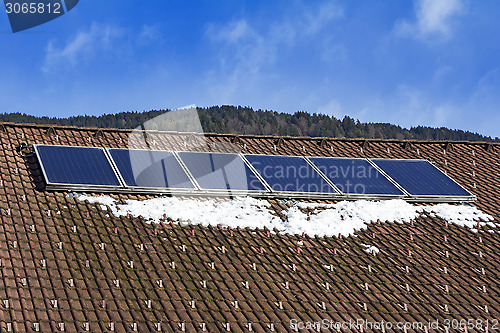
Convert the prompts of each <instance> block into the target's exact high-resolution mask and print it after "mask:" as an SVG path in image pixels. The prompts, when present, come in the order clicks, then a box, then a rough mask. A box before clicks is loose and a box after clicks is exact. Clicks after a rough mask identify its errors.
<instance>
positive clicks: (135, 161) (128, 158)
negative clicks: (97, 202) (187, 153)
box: [108, 149, 195, 189]
mask: <svg viewBox="0 0 500 333" xmlns="http://www.w3.org/2000/svg"><path fill="white" fill-rule="evenodd" d="M108 151H109V154H110V155H111V158H112V159H113V162H114V163H115V165H116V167H117V168H118V171H119V172H120V174H121V176H122V178H123V180H124V182H125V184H126V185H127V186H130V187H145V188H151V187H152V188H185V189H194V188H195V186H194V185H193V183H192V182H191V180H190V179H189V177H188V176H187V174H186V173H185V172H184V170H183V169H182V167H181V165H180V164H179V162H177V160H176V158H175V156H174V155H173V153H172V152H169V151H157V150H140V149H109V150H108Z"/></svg>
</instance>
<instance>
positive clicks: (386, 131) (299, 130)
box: [0, 106, 500, 142]
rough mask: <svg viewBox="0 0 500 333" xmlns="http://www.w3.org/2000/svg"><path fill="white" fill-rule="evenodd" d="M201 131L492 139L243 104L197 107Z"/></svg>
mask: <svg viewBox="0 0 500 333" xmlns="http://www.w3.org/2000/svg"><path fill="white" fill-rule="evenodd" d="M165 111H166V110H152V111H145V112H120V113H116V114H106V115H102V116H99V117H96V116H75V117H69V118H48V117H35V116H30V115H26V114H21V113H9V114H0V121H2V122H15V123H35V124H54V125H62V126H80V127H100V128H135V127H137V126H139V125H140V124H142V123H143V122H145V121H147V120H149V119H152V118H154V117H156V116H158V115H160V114H163V113H164V112H165ZM198 114H199V116H200V121H201V125H202V127H203V130H204V131H205V132H212V133H230V134H264V135H266V134H268V135H282V136H310V137H346V138H384V139H418V140H454V141H461V140H466V141H496V142H500V139H499V138H495V139H492V138H491V137H485V136H483V135H480V134H477V133H471V132H468V131H462V130H451V129H447V128H444V127H443V128H432V127H425V126H417V127H412V128H410V129H406V128H401V127H400V126H396V125H392V124H386V123H361V122H359V121H358V120H355V119H353V118H350V117H347V116H346V117H344V119H342V120H340V119H336V118H335V117H331V116H326V115H322V114H310V113H307V112H303V111H299V112H296V113H294V114H287V113H278V112H275V111H263V110H253V109H251V108H247V107H234V106H220V107H219V106H213V107H209V108H198Z"/></svg>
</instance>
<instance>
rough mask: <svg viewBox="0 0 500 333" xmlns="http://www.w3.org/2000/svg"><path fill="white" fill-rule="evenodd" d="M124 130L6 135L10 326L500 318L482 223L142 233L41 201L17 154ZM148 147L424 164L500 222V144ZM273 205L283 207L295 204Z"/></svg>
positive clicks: (54, 199)
mask: <svg viewBox="0 0 500 333" xmlns="http://www.w3.org/2000/svg"><path fill="white" fill-rule="evenodd" d="M129 134H130V132H129V131H124V130H123V131H122V130H93V129H79V128H62V127H44V126H36V125H16V124H3V125H1V126H0V144H1V147H2V149H0V177H1V182H0V214H1V220H2V223H1V224H0V260H1V262H0V263H1V267H0V275H1V278H0V303H1V304H0V331H6V330H7V329H11V330H12V331H15V332H23V331H36V330H37V329H38V330H39V331H40V332H58V331H63V330H64V331H66V332H77V331H78V332H80V331H85V330H86V329H87V328H88V330H89V331H92V332H101V331H102V332H107V331H112V330H114V331H117V332H130V331H134V330H137V331H139V332H152V331H157V330H159V329H160V330H161V331H165V332H178V331H183V330H184V331H186V332H198V331H203V329H205V330H206V331H208V332H222V331H228V330H230V331H231V332H248V331H250V329H251V330H252V331H255V332H269V331H271V330H275V331H277V332H284V331H290V330H291V329H290V320H292V319H295V320H298V321H313V322H316V321H321V320H322V319H329V320H333V321H345V320H347V321H348V320H349V319H352V320H357V319H366V320H370V321H380V320H384V321H392V322H396V321H408V322H413V321H422V322H427V321H428V320H429V319H441V320H442V319H444V318H456V319H459V320H460V319H474V320H476V319H482V320H486V319H489V320H493V319H497V320H500V301H499V300H500V273H499V271H498V267H500V255H499V252H500V235H499V231H498V229H496V228H495V227H494V226H491V225H487V224H485V223H480V224H481V227H480V228H481V231H480V232H479V233H473V232H472V231H470V230H469V229H467V228H465V227H460V226H457V225H454V224H448V223H446V222H445V221H444V220H441V219H439V218H436V217H431V216H429V215H423V216H421V217H419V218H417V219H416V220H415V221H413V222H412V223H408V224H397V223H393V222H390V221H388V222H383V223H378V222H377V221H374V223H373V224H371V225H370V226H369V227H368V229H367V230H364V231H359V232H357V233H356V235H357V237H352V236H351V237H347V238H337V237H325V238H319V237H309V236H307V235H304V236H303V235H287V234H273V233H269V232H268V231H266V230H247V229H232V230H228V229H222V228H213V227H202V226H194V225H188V224H173V223H171V222H170V221H168V220H166V221H165V222H164V223H161V224H146V223H144V222H143V221H142V220H141V218H136V217H114V216H112V214H111V212H110V211H107V210H103V209H101V208H100V206H99V205H97V204H90V203H88V202H81V201H78V200H77V199H75V198H71V196H68V195H67V193H63V192H47V191H44V190H43V182H42V176H41V171H40V168H39V167H38V165H37V162H36V157H34V156H32V155H30V154H28V155H25V156H23V155H21V154H20V153H19V152H18V148H19V146H21V145H23V144H24V145H26V146H28V147H29V146H31V145H32V144H60V145H78V146H102V147H123V148H125V147H127V145H128V140H129ZM149 140H150V144H152V145H153V146H154V147H156V148H158V149H177V150H187V149H190V147H192V146H197V147H199V145H200V144H201V146H202V147H204V148H205V149H207V150H213V151H227V150H228V149H231V145H230V143H231V142H234V143H236V144H238V145H240V147H241V149H242V151H243V152H248V153H265V154H283V155H285V154H289V155H313V156H316V155H317V156H344V157H377V158H410V159H414V158H424V159H429V160H431V161H435V162H436V163H437V164H438V166H439V167H440V168H441V169H442V170H445V171H446V172H447V173H448V174H449V175H450V176H451V177H453V178H454V179H455V180H457V181H458V182H459V183H461V184H462V185H463V186H465V187H466V188H467V189H468V190H469V191H471V192H472V193H474V194H475V195H476V196H477V198H478V199H477V202H476V206H477V207H478V208H479V209H480V210H482V211H483V212H485V213H488V214H491V215H492V216H494V218H495V222H500V187H499V185H500V165H499V163H500V159H499V152H500V146H499V145H496V144H489V143H488V144H487V143H469V142H449V143H446V142H418V141H411V142H410V141H407V142H400V141H396V140H351V139H310V138H275V137H258V136H240V137H234V136H230V135H207V136H206V141H205V139H203V138H202V137H196V136H193V135H187V134H186V135H180V134H177V135H176V134H169V135H165V134H160V133H156V134H155V133H149ZM113 196H114V197H116V198H119V199H126V198H135V199H143V198H151V197H152V196H138V195H135V196H133V195H123V194H114V195H113ZM271 203H272V205H273V207H274V208H275V210H276V211H277V212H280V211H281V210H283V208H285V207H286V205H287V204H286V203H283V202H281V201H278V200H272V201H271ZM488 230H492V232H489V231H488ZM299 240H300V241H302V242H300V244H302V245H299V243H298V241H299ZM362 244H368V245H375V246H377V247H378V248H379V249H380V253H379V254H377V255H376V256H373V255H370V254H368V253H367V252H366V251H365V248H364V247H363V246H362ZM87 325H88V326H87ZM159 325H160V326H159ZM499 325H500V324H499ZM343 331H349V330H348V329H347V330H343ZM365 331H368V332H370V331H381V330H377V329H372V330H371V329H365ZM408 331H409V332H410V331H414V330H412V329H409V330H408ZM417 331H418V330H417ZM430 331H432V330H430ZM468 331H469V332H474V331H480V330H477V329H476V330H474V329H472V330H471V329H469V330H468ZM490 331H491V330H490Z"/></svg>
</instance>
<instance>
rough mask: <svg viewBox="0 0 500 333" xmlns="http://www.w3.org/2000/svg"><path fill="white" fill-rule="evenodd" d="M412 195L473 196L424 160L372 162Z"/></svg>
mask: <svg viewBox="0 0 500 333" xmlns="http://www.w3.org/2000/svg"><path fill="white" fill-rule="evenodd" d="M372 161H373V162H374V163H375V164H376V165H377V166H378V167H379V168H380V169H382V170H383V171H384V172H385V173H386V174H388V175H389V177H391V178H392V179H393V180H394V181H396V182H397V183H398V184H399V185H401V187H403V188H404V189H405V190H406V191H407V192H408V193H410V194H411V195H422V196H467V197H469V196H472V195H471V194H470V193H469V192H467V191H466V190H465V189H463V188H462V187H461V186H460V185H458V184H457V183H455V182H454V181H453V180H452V179H451V178H450V177H448V176H447V175H446V174H444V173H443V172H441V170H439V169H438V168H437V167H435V166H434V165H432V164H431V163H430V162H428V161H424V160H378V159H374V160H372Z"/></svg>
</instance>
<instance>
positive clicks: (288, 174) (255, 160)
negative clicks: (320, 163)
mask: <svg viewBox="0 0 500 333" xmlns="http://www.w3.org/2000/svg"><path fill="white" fill-rule="evenodd" d="M244 156H245V158H246V159H247V160H248V162H249V163H250V164H251V165H252V167H254V168H255V170H257V172H258V173H259V174H260V176H261V177H262V178H263V179H264V180H265V181H266V182H267V184H269V186H271V188H272V189H273V191H275V192H295V193H334V194H337V191H336V190H335V189H334V188H333V187H332V186H330V185H329V184H328V182H327V181H326V180H325V179H324V178H323V177H322V176H321V175H320V174H319V173H318V172H317V171H316V170H314V168H313V167H312V166H311V165H309V163H308V162H307V161H306V160H305V159H304V158H303V157H299V156H271V155H244Z"/></svg>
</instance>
